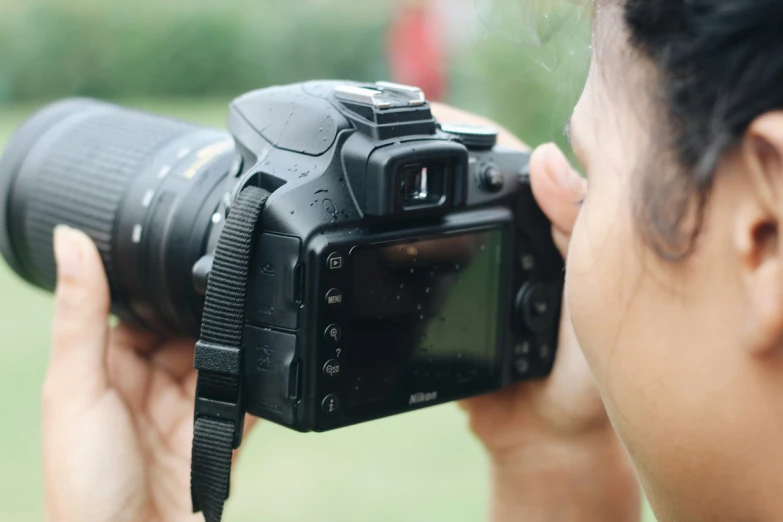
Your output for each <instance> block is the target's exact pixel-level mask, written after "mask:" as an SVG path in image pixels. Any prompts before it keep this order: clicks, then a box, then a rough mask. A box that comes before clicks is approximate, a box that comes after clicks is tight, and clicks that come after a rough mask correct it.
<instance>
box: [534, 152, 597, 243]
mask: <svg viewBox="0 0 783 522" xmlns="http://www.w3.org/2000/svg"><path fill="white" fill-rule="evenodd" d="M530 184H531V188H532V189H533V195H534V196H535V198H536V201H537V202H538V205H539V206H540V207H541V210H543V211H544V214H546V216H547V217H548V218H549V220H550V221H551V222H552V226H553V227H554V229H555V230H554V232H555V234H556V235H561V236H566V237H567V236H570V235H571V231H572V230H573V229H574V223H576V218H577V216H578V215H579V209H580V207H581V203H582V199H584V196H585V193H586V192H587V180H585V179H584V178H582V177H581V176H580V175H579V173H577V172H576V171H575V170H574V169H573V168H571V165H570V164H569V163H568V160H567V159H566V157H565V155H564V154H563V152H562V151H561V150H560V149H559V148H558V147H557V145H555V144H554V143H547V144H546V145H542V146H540V147H538V148H537V149H536V150H535V151H533V155H532V157H531V158H530Z"/></svg>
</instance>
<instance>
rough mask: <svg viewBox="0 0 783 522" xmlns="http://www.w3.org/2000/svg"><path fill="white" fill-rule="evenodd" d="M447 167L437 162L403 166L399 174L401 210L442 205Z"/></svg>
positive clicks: (444, 163)
mask: <svg viewBox="0 0 783 522" xmlns="http://www.w3.org/2000/svg"><path fill="white" fill-rule="evenodd" d="M447 175H448V165H447V164H446V162H442V161H437V162H429V163H415V164H411V165H405V166H404V167H402V169H401V172H400V177H399V179H400V195H401V199H402V205H403V208H404V209H406V210H408V209H412V208H421V207H437V206H440V205H441V204H443V202H444V200H445V199H446V198H445V194H444V187H445V186H446V176H447Z"/></svg>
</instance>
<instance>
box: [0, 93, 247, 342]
mask: <svg viewBox="0 0 783 522" xmlns="http://www.w3.org/2000/svg"><path fill="white" fill-rule="evenodd" d="M233 158H234V150H233V141H232V139H231V137H230V135H228V134H227V133H225V132H221V131H217V130H212V129H207V128H202V127H197V126H194V125H190V124H187V123H182V122H179V121H175V120H171V119H167V118H162V117H159V116H155V115H152V114H147V113H143V112H139V111H133V110H128V109H125V108H122V107H119V106H116V105H112V104H108V103H103V102H99V101H95V100H89V99H67V100H63V101H59V102H55V103H53V104H51V105H49V106H47V107H45V108H43V109H42V110H40V111H39V112H37V113H36V114H34V115H33V116H32V117H31V118H30V119H28V120H27V122H25V123H24V124H23V126H22V127H21V128H20V129H19V130H18V131H17V133H16V134H15V135H14V136H13V137H12V138H11V140H10V142H9V143H8V145H7V147H6V149H5V152H4V154H3V156H2V158H0V252H1V253H2V255H3V257H4V258H5V259H6V261H7V262H8V264H9V265H10V266H11V268H13V270H14V271H15V272H17V273H18V274H19V275H20V276H22V277H23V278H24V279H26V280H27V281H29V282H30V283H32V284H34V285H36V286H39V287H41V288H45V289H48V290H51V289H53V288H54V285H55V281H56V267H55V262H54V255H53V248H52V233H53V229H54V227H55V226H56V225H58V224H64V225H68V226H71V227H73V228H77V229H80V230H83V231H84V232H86V233H87V234H88V235H89V236H90V237H91V238H92V239H93V241H94V242H95V244H96V246H97V247H98V251H99V252H100V255H101V258H102V259H103V264H104V267H105V269H106V274H107V276H108V280H109V286H110V288H111V295H112V310H113V312H114V313H116V314H117V315H119V316H120V317H121V318H123V319H124V320H126V321H130V322H132V323H134V324H136V325H138V326H141V327H144V328H147V329H150V330H154V331H158V332H161V333H167V334H190V335H194V334H197V333H198V324H199V320H200V314H201V309H202V307H203V298H202V297H201V296H200V295H199V294H198V293H197V292H196V291H195V289H194V285H193V281H192V275H191V270H192V267H193V265H194V264H195V262H196V261H197V260H198V259H199V258H200V257H201V256H202V255H203V254H204V251H205V248H206V240H207V236H208V233H209V230H210V227H211V226H212V215H213V213H214V212H215V210H216V209H217V207H218V205H219V204H220V199H221V197H222V193H221V192H220V190H219V188H220V184H221V183H222V182H223V181H224V180H225V178H226V176H227V174H228V172H229V169H230V167H231V164H232V162H233Z"/></svg>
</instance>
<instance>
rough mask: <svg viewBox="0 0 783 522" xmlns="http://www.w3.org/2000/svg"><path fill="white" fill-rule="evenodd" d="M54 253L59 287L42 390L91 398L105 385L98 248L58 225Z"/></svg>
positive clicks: (104, 300)
mask: <svg viewBox="0 0 783 522" xmlns="http://www.w3.org/2000/svg"><path fill="white" fill-rule="evenodd" d="M54 255H55V259H56V261H57V289H56V290H55V300H54V302H55V306H54V321H53V324H52V351H51V355H50V359H49V370H48V374H47V378H46V385H45V390H46V392H47V393H46V395H47V397H51V398H57V397H66V398H67V399H68V400H69V401H74V400H75V401H79V402H83V401H90V400H92V399H95V398H99V397H100V396H101V395H102V394H103V392H105V390H106V388H107V386H108V378H107V374H106V364H105V360H106V349H107V344H108V332H109V328H108V318H109V308H110V303H111V299H110V296H109V285H108V282H107V281H106V275H105V273H104V268H103V263H102V262H101V258H100V255H99V254H98V250H97V249H96V248H95V245H94V244H93V242H92V240H91V239H90V238H89V237H88V236H87V235H86V234H84V233H83V232H80V231H78V230H75V229H72V228H69V227H66V226H62V225H60V226H57V227H56V228H55V230H54Z"/></svg>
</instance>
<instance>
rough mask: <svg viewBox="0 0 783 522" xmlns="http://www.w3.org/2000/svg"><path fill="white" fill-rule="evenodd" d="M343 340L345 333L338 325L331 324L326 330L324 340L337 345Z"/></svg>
mask: <svg viewBox="0 0 783 522" xmlns="http://www.w3.org/2000/svg"><path fill="white" fill-rule="evenodd" d="M342 338H343V331H342V329H340V327H339V326H337V325H336V324H330V325H329V326H327V327H326V330H324V339H326V340H327V341H329V342H333V343H337V342H340V339H342Z"/></svg>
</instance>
